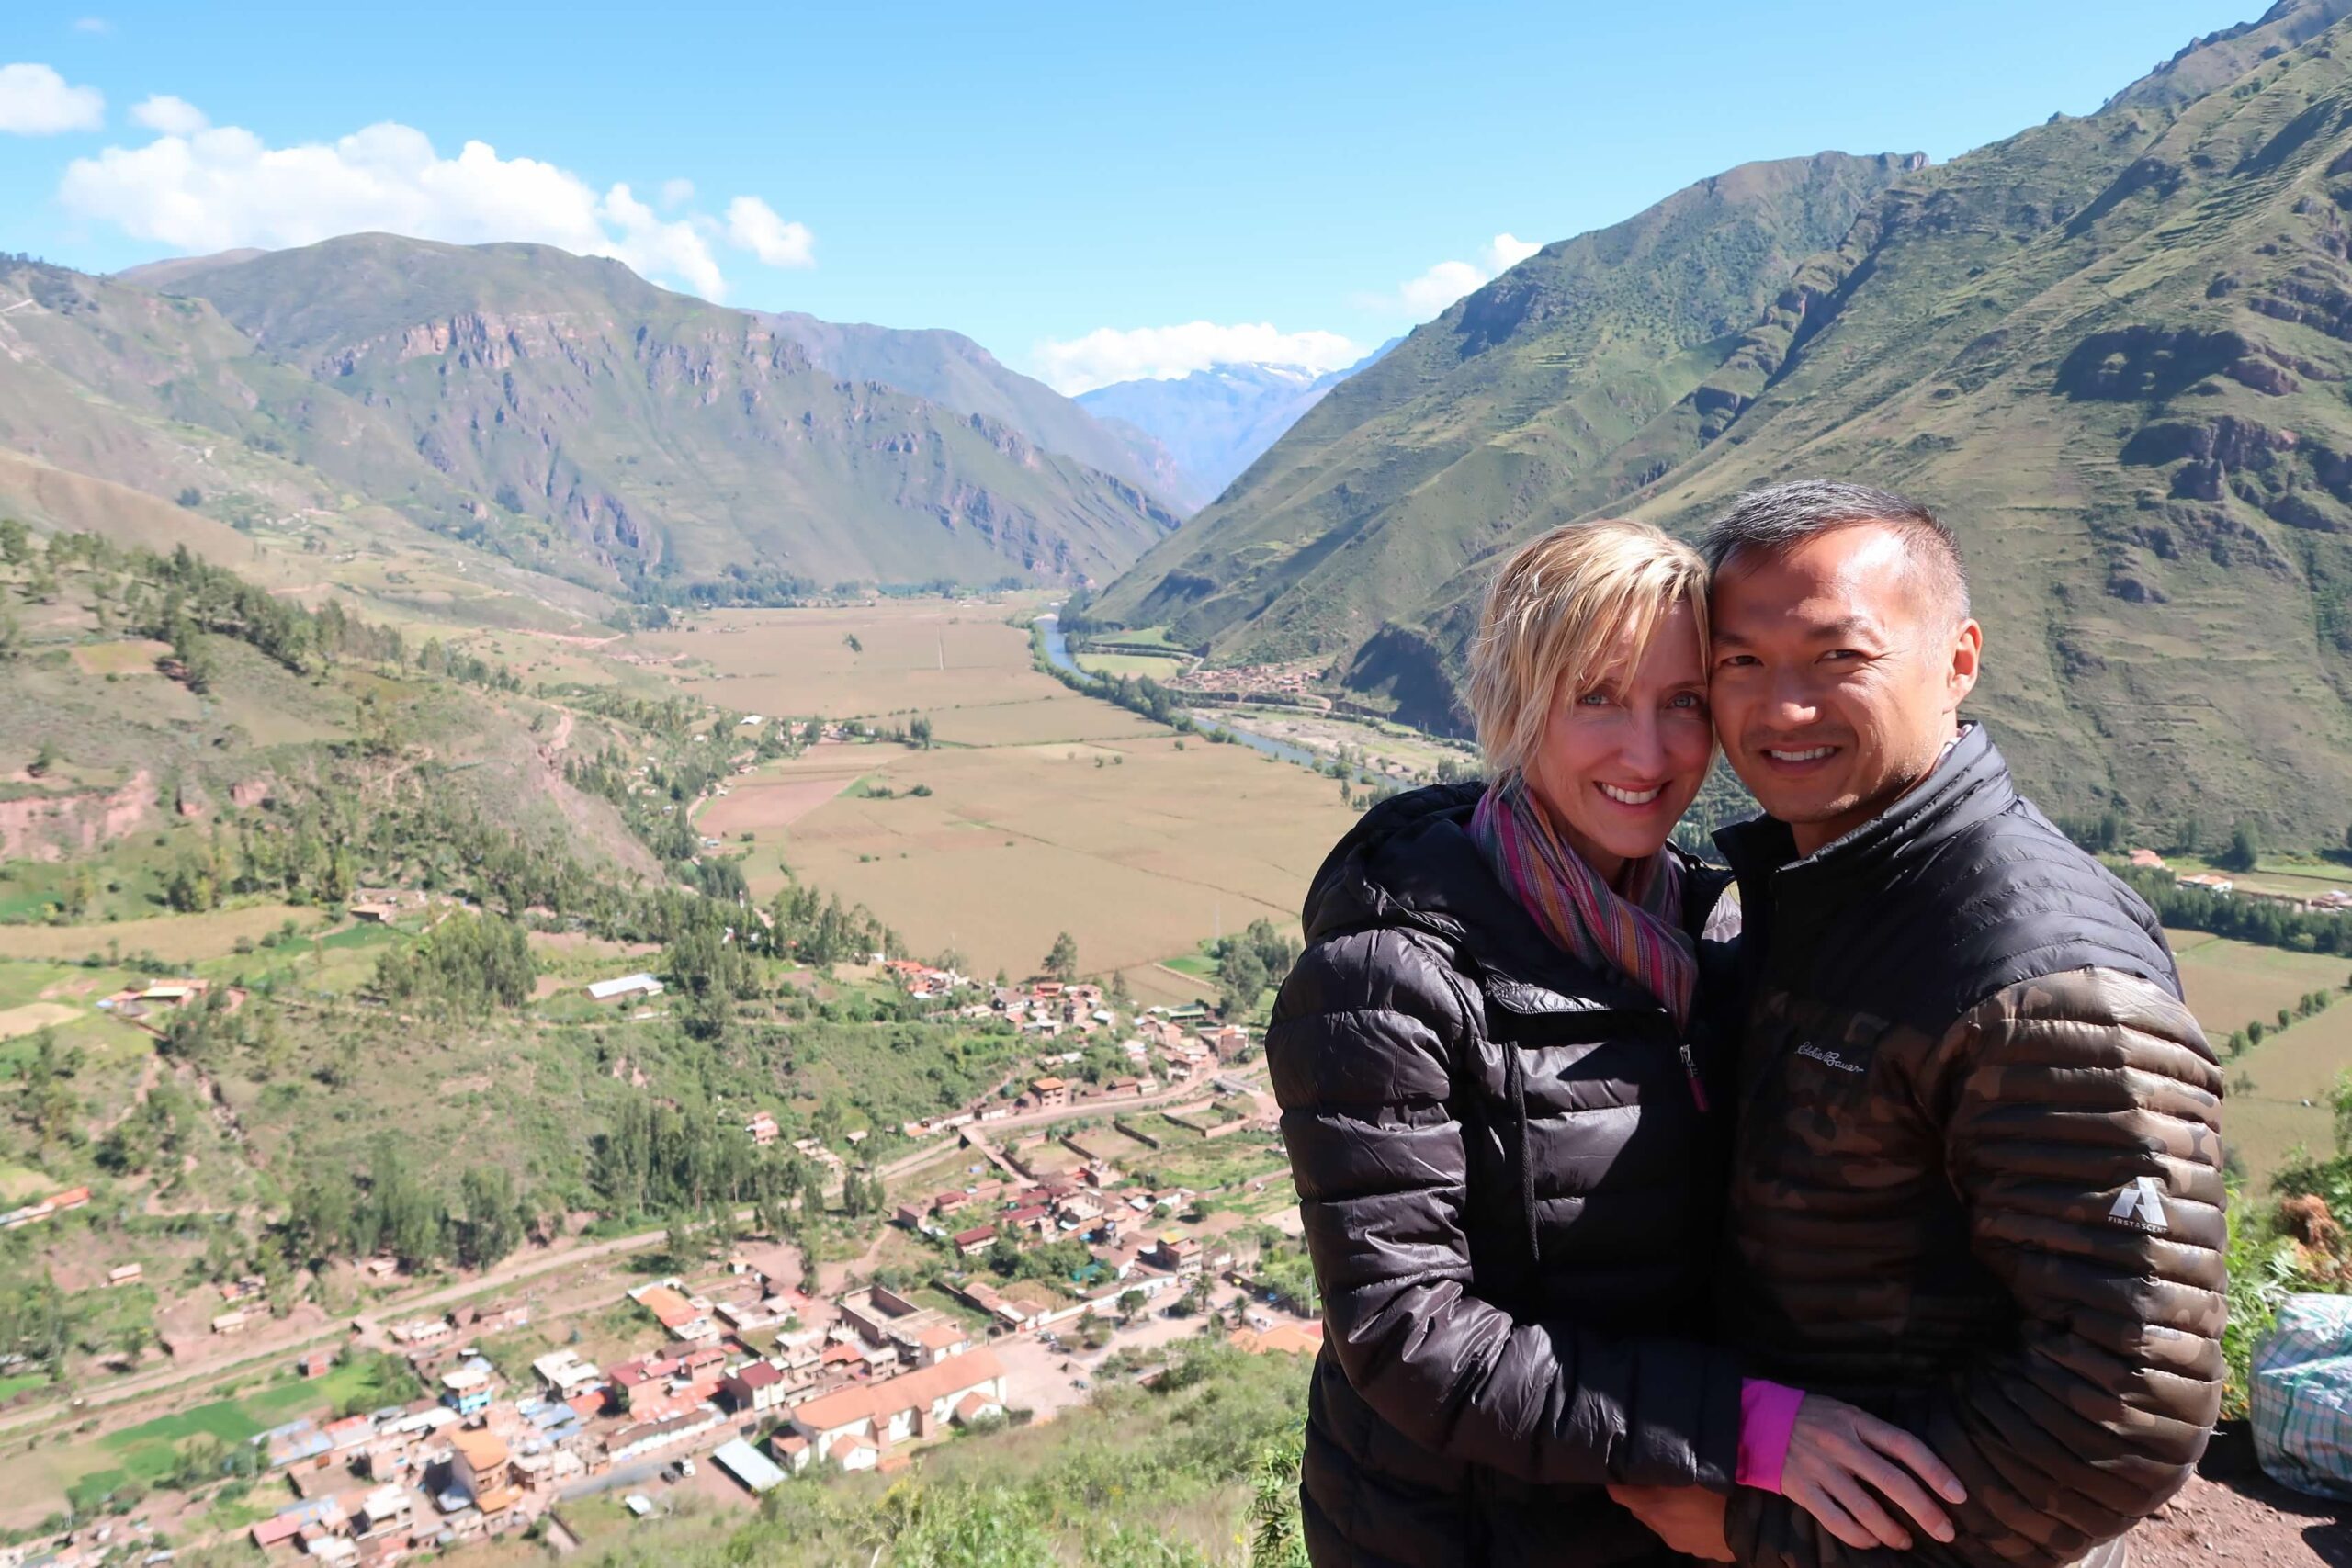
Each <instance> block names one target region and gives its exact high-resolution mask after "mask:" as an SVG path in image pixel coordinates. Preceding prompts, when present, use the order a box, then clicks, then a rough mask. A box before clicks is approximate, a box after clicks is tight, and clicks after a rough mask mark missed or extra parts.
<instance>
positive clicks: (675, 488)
mask: <svg viewBox="0 0 2352 1568" xmlns="http://www.w3.org/2000/svg"><path fill="white" fill-rule="evenodd" d="M177 287H180V288H186V289H187V290H189V291H190V292H193V293H196V294H198V295H200V296H201V297H202V298H203V299H206V300H208V301H209V302H210V303H211V304H212V305H213V306H214V307H215V308H217V309H218V310H220V313H221V314H222V315H223V316H224V317H225V318H226V319H227V320H228V321H231V322H232V323H233V324H234V325H236V326H237V327H238V328H240V329H241V330H242V331H243V332H244V333H246V334H247V335H248V336H249V337H250V338H251V339H252V340H253V341H254V344H255V345H256V348H257V349H258V350H259V352H261V353H262V354H264V355H267V356H269V357H270V358H271V359H273V360H274V361H277V362H278V363H280V364H283V365H287V366H289V367H294V368H297V369H299V370H300V371H301V372H303V373H304V374H305V375H306V376H308V377H310V378H312V379H313V380H314V381H316V382H318V383H320V384H322V385H323V386H326V387H330V388H332V389H334V391H335V392H337V393H339V394H340V395H342V396H343V397H345V398H348V399H352V400H356V401H358V402H360V403H362V404H364V405H366V406H367V407H368V408H371V409H376V410H380V411H383V412H385V413H386V414H387V416H388V417H390V419H391V420H392V421H393V423H395V424H396V425H397V426H398V427H399V428H400V429H401V431H402V432H403V433H404V434H406V435H407V436H408V437H409V438H410V439H411V440H412V441H413V443H414V445H415V446H416V449H417V450H418V451H419V452H420V453H421V454H422V455H423V457H424V459H425V461H426V462H427V463H429V464H430V465H431V466H432V467H433V468H435V470H436V471H438V472H439V473H441V474H443V475H444V476H446V477H447V479H449V480H450V481H451V482H453V483H455V484H457V485H458V486H460V487H462V488H463V489H464V490H466V491H468V492H469V493H470V494H473V495H475V496H477V497H487V498H489V499H490V501H491V502H492V503H493V504H494V505H496V506H498V507H499V508H500V509H501V510H503V511H504V512H507V513H515V514H519V515H521V516H523V517H526V518H537V519H541V520H544V521H545V522H547V523H548V524H551V525H553V526H555V527H557V528H559V529H560V531H561V532H562V534H563V535H564V536H565V537H566V538H567V539H568V540H569V541H570V542H571V545H572V547H574V548H575V549H577V550H578V551H580V552H581V553H582V554H583V555H585V556H587V557H588V558H590V559H592V560H594V561H596V562H599V563H601V564H604V565H606V566H608V567H610V568H611V569H613V570H616V571H617V572H618V573H619V574H620V575H621V576H622V577H623V578H624V579H627V578H628V577H630V576H632V575H634V574H639V573H647V572H651V573H658V574H662V575H672V574H674V575H678V576H684V577H688V578H691V577H695V576H707V575H711V574H714V573H716V572H718V571H719V570H722V569H724V568H725V567H727V566H729V565H734V564H743V565H756V566H763V567H767V568H772V569H775V570H784V571H787V572H792V573H797V574H798V575H802V576H806V577H810V578H814V579H818V580H820V581H832V580H833V579H835V578H841V577H857V576H865V577H876V578H880V579H883V580H885V581H910V580H920V579H924V578H930V577H935V576H942V575H944V576H955V577H962V578H966V579H973V580H978V579H985V578H990V577H994V576H998V575H1001V574H1003V573H1006V572H1012V573H1025V574H1030V575H1035V576H1043V577H1053V578H1060V579H1076V578H1082V577H1086V576H1091V575H1097V574H1107V573H1108V572H1109V571H1111V570H1115V569H1116V568H1117V567H1119V566H1121V565H1124V564H1125V561H1126V560H1128V559H1129V558H1132V557H1133V556H1134V555H1135V554H1136V552H1137V551H1139V550H1140V549H1141V548H1142V547H1145V546H1146V545H1148V543H1150V542H1151V541H1152V540H1153V539H1154V538H1156V537H1157V536H1158V535H1159V534H1160V533H1162V532H1164V531H1165V530H1167V529H1169V528H1172V527H1173V526H1174V525H1175V524H1176V521H1177V519H1176V518H1175V517H1174V515H1173V514H1172V513H1168V512H1167V511H1166V510H1165V509H1164V508H1162V507H1161V506H1159V503H1158V502H1155V501H1153V500H1152V498H1151V497H1150V496H1148V494H1146V493H1145V492H1144V491H1142V490H1141V489H1140V488H1139V487H1137V486H1136V485H1135V484H1134V483H1133V482H1131V481H1129V480H1126V479H1120V478H1118V477H1116V476H1114V475H1110V474H1105V473H1103V472H1102V471H1101V470H1098V469H1095V468H1089V467H1087V466H1086V465H1085V464H1083V463H1081V462H1080V461H1077V460H1075V459H1073V458H1070V457H1064V456H1061V455H1059V454H1057V453H1054V452H1051V451H1048V450H1046V449H1045V448H1043V447H1041V446H1038V445H1037V444H1036V442H1035V441H1034V440H1032V439H1031V438H1030V437H1029V436H1027V435H1025V434H1022V433H1021V432H1020V431H1018V430H1016V429H1014V428H1012V426H1009V425H1007V424H1004V423H1001V422H999V421H997V420H994V419H991V418H989V417H988V416H986V415H984V414H970V413H961V412H956V411H953V410H950V409H947V408H943V407H941V406H939V405H937V404H934V403H931V402H927V401H925V400H922V399H920V398H917V397H912V396H910V395H909V394H907V393H905V392H902V391H899V390H898V389H894V388H890V387H887V386H882V385H879V384H877V383H874V382H870V381H847V380H842V379H841V378H837V377H836V376H834V375H832V374H831V373H829V372H827V371H825V370H822V369H820V368H819V367H817V365H816V364H815V363H814V361H813V360H812V359H811V358H810V356H809V353H808V351H807V350H806V349H805V348H803V347H802V346H801V345H800V344H798V343H797V342H794V341H793V340H792V339H791V338H790V337H788V336H786V335H785V334H783V333H779V332H778V331H777V330H775V327H774V326H773V325H772V324H771V323H770V322H769V321H766V320H765V319H763V318H762V317H760V316H757V315H754V314H752V313H750V312H746V311H741V310H725V309H722V308H720V307H718V306H714V305H709V304H706V303H704V302H702V301H700V300H696V299H689V298H687V297H685V296H684V295H678V294H672V293H669V292H667V291H666V290H663V289H660V288H654V287H653V286H652V285H650V284H648V283H646V282H644V281H643V280H641V279H639V277H637V276H635V275H634V274H632V273H630V272H629V271H628V269H627V268H625V267H623V266H621V265H618V264H617V263H615V262H610V261H599V260H592V259H586V258H582V257H577V256H571V255H568V254H564V253H562V252H560V251H556V250H553V249H550V248H548V247H546V246H537V245H484V246H473V247H467V246H457V245H441V244H433V243H424V242H421V241H413V240H402V239H396V238H393V237H391V236H389V235H381V234H368V235H351V236H346V237H345V238H342V239H338V240H330V241H327V242H325V243H322V244H318V245H312V246H309V247H306V248H304V249H301V250H295V251H279V252H274V253H272V254H268V255H265V256H260V257H255V258H254V259H252V260H249V261H244V262H241V263H238V264H235V265H226V266H216V267H211V268H208V269H205V270H203V271H200V272H198V273H197V274H195V275H194V276H190V277H188V278H187V279H186V280H184V281H183V282H182V283H181V284H180V285H178V286H177Z"/></svg>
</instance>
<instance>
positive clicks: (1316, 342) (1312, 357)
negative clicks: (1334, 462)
mask: <svg viewBox="0 0 2352 1568" xmlns="http://www.w3.org/2000/svg"><path fill="white" fill-rule="evenodd" d="M1363 355H1364V351H1363V348H1361V347H1360V346H1358V345H1357V344H1354V343H1352V342H1351V341H1350V340H1348V339H1347V338H1344V337H1341V336H1340V334H1339V333H1325V332H1303V333H1286V332H1283V331H1282V330H1281V329H1279V328H1277V327H1275V326H1274V325H1273V324H1272V322H1269V321H1257V322H1247V321H1245V322H1240V323H1237V324H1235V325H1232V326H1220V325H1218V324H1217V323H1216V322H1215V321H1188V322H1186V323H1185V324H1183V325H1182V326H1176V327H1137V328H1136V329H1134V330H1133V331H1131V332H1121V331H1119V330H1118V329H1116V328H1114V327H1097V328H1096V329H1095V330H1094V331H1092V332H1091V333H1087V334H1086V335H1085V336H1084V337H1080V338H1072V339H1070V340H1069V341H1068V342H1066V343H1050V342H1049V343H1041V344H1038V345H1037V346H1036V347H1035V349H1034V350H1032V351H1031V353H1030V360H1031V363H1032V364H1034V365H1035V367H1036V370H1037V375H1038V378H1039V379H1041V380H1043V381H1044V382H1045V383H1046V385H1047V386H1049V387H1051V388H1053V389H1054V390H1056V391H1057V392H1060V393H1061V394H1063V395H1064V396H1065V397H1076V396H1077V395H1078V394H1079V393H1080V392H1086V391H1091V390H1092V389H1095V388H1097V387H1107V386H1109V385H1110V384H1111V383H1112V382H1114V381H1146V380H1153V381H1159V380H1169V379H1171V378H1176V377H1180V376H1189V375H1191V374H1192V373H1193V371H1195V370H1205V369H1207V368H1208V367H1210V366H1212V365H1220V364H1227V363H1251V364H1261V365H1295V366H1296V367H1299V368H1300V369H1302V370H1310V371H1313V372H1314V373H1316V374H1317V375H1321V374H1322V373H1323V372H1324V371H1326V370H1341V369H1345V368H1346V367H1349V366H1351V365H1353V364H1354V363H1355V362H1356V361H1357V360H1359V359H1362V358H1363Z"/></svg>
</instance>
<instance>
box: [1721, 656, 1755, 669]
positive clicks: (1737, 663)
mask: <svg viewBox="0 0 2352 1568" xmlns="http://www.w3.org/2000/svg"><path fill="white" fill-rule="evenodd" d="M1715 668H1716V669H1718V670H1753V669H1754V668H1756V656H1755V655H1754V654H1752V653H1727V654H1725V655H1724V659H1723V662H1722V663H1720V664H1718V665H1716V666H1715Z"/></svg>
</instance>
